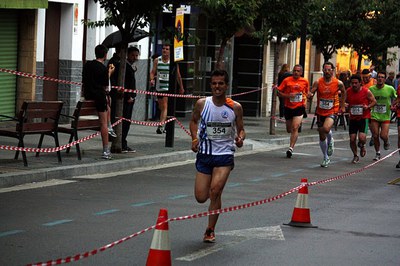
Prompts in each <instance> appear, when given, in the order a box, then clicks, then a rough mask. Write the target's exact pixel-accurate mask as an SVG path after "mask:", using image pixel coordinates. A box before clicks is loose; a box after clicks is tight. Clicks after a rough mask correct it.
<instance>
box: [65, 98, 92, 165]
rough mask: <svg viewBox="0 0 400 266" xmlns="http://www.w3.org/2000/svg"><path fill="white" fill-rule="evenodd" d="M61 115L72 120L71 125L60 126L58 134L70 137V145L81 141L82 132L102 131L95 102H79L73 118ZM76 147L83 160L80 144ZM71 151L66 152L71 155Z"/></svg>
mask: <svg viewBox="0 0 400 266" xmlns="http://www.w3.org/2000/svg"><path fill="white" fill-rule="evenodd" d="M61 115H62V116H65V117H68V118H71V123H70V124H68V125H59V126H58V132H60V133H65V134H69V135H70V137H69V141H68V143H71V142H72V141H74V140H75V141H76V140H78V139H79V138H78V131H80V130H96V131H100V119H99V117H98V112H97V109H96V104H95V102H94V101H79V102H78V103H77V104H76V108H75V110H74V113H73V115H72V116H69V115H63V114H61ZM75 147H76V153H77V155H78V160H82V155H81V150H80V147H79V143H78V144H76V145H75ZM69 150H70V148H67V151H66V152H67V153H69Z"/></svg>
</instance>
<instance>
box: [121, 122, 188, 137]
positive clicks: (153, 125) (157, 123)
mask: <svg viewBox="0 0 400 266" xmlns="http://www.w3.org/2000/svg"><path fill="white" fill-rule="evenodd" d="M122 119H123V120H125V121H128V122H130V123H132V124H136V125H142V126H150V127H156V126H163V125H165V124H167V123H169V122H172V121H174V120H175V121H176V122H177V123H178V125H179V126H180V127H181V128H182V130H183V131H185V132H186V134H187V135H188V136H189V137H190V136H191V135H192V134H190V132H189V131H188V130H187V129H186V128H185V127H184V126H183V124H182V123H181V121H179V120H178V119H177V118H176V117H171V118H170V119H168V120H166V121H164V122H146V121H136V120H131V119H126V118H122Z"/></svg>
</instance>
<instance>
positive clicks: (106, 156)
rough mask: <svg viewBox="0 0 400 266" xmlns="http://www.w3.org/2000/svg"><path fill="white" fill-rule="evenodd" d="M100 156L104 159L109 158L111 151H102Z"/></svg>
mask: <svg viewBox="0 0 400 266" xmlns="http://www.w3.org/2000/svg"><path fill="white" fill-rule="evenodd" d="M101 158H103V159H105V160H111V152H106V151H105V152H103V154H102V155H101Z"/></svg>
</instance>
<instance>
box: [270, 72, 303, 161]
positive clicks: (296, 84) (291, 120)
mask: <svg viewBox="0 0 400 266" xmlns="http://www.w3.org/2000/svg"><path fill="white" fill-rule="evenodd" d="M292 73H293V75H292V76H290V77H287V78H285V79H284V80H283V81H282V83H281V85H280V86H279V87H278V95H279V96H280V98H282V99H284V100H285V102H284V104H285V111H284V113H285V120H286V131H287V132H288V133H290V144H289V149H288V150H287V151H286V157H287V158H291V157H292V155H293V149H294V145H295V144H296V141H297V138H298V136H299V127H300V125H301V122H302V120H303V115H304V113H305V111H306V99H307V96H308V92H309V83H308V80H306V79H305V78H303V77H302V74H303V67H302V66H301V65H295V66H294V67H293V71H292Z"/></svg>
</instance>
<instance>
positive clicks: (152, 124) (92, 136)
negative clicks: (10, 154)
mask: <svg viewBox="0 0 400 266" xmlns="http://www.w3.org/2000/svg"><path fill="white" fill-rule="evenodd" d="M122 120H125V121H128V122H130V123H132V124H136V125H142V126H150V127H156V126H163V125H165V124H167V123H169V122H172V121H174V120H175V121H176V122H177V123H178V125H179V126H180V127H181V128H182V130H183V131H185V132H186V134H188V136H191V134H190V132H189V131H188V130H187V129H186V128H185V127H184V126H183V124H182V123H181V122H180V121H179V120H178V119H177V118H176V117H172V118H170V119H168V120H166V121H164V122H146V121H137V120H130V119H126V118H120V119H119V120H118V121H116V122H115V123H114V124H113V125H112V126H116V125H118V124H119V123H121V122H122ZM98 135H100V132H99V131H98V132H96V133H94V134H91V135H89V136H86V137H83V138H80V139H78V140H76V141H73V142H71V143H68V144H66V145H62V146H59V147H54V148H26V147H25V148H23V147H16V146H7V145H0V150H9V151H25V152H46V153H52V152H58V151H62V150H65V149H67V148H70V147H72V146H75V145H76V144H79V143H82V142H84V141H87V140H90V139H92V138H94V137H97V136H98Z"/></svg>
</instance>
